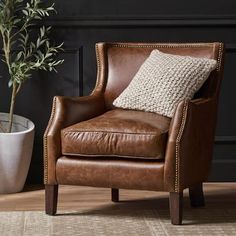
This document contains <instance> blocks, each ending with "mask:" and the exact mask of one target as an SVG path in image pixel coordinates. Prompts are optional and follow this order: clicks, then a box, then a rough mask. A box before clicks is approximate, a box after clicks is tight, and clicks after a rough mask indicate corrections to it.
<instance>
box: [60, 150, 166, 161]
mask: <svg viewBox="0 0 236 236" xmlns="http://www.w3.org/2000/svg"><path fill="white" fill-rule="evenodd" d="M63 155H68V156H79V157H122V158H130V159H139V160H143V159H144V161H145V160H150V161H156V160H158V161H162V160H163V159H164V158H163V157H160V156H161V154H160V155H159V156H150V157H147V156H131V155H125V156H124V155H115V154H106V153H105V154H99V155H96V154H86V153H70V152H63ZM159 163H160V162H159Z"/></svg>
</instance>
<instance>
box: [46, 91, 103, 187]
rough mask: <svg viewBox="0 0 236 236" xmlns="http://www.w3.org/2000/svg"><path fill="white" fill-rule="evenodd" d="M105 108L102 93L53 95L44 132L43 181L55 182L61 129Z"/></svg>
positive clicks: (96, 114) (59, 154) (89, 117)
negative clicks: (84, 95) (68, 95)
mask: <svg viewBox="0 0 236 236" xmlns="http://www.w3.org/2000/svg"><path fill="white" fill-rule="evenodd" d="M105 110H106V108H105V102H104V98H103V95H102V94H101V95H98V94H97V95H95V94H94V95H90V96H86V97H76V98H72V97H58V96H57V97H54V99H53V106H52V113H51V117H50V120H49V123H48V126H47V129H46V131H45V134H44V182H45V184H56V177H55V165H56V161H57V159H58V158H59V157H60V156H61V130H62V129H63V128H65V127H68V126H70V125H73V124H75V123H78V122H80V121H84V120H88V119H91V118H93V117H96V116H98V115H100V114H102V113H104V112H105Z"/></svg>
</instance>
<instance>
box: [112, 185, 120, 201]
mask: <svg viewBox="0 0 236 236" xmlns="http://www.w3.org/2000/svg"><path fill="white" fill-rule="evenodd" d="M111 200H112V201H113V202H119V189H117V188H112V189H111Z"/></svg>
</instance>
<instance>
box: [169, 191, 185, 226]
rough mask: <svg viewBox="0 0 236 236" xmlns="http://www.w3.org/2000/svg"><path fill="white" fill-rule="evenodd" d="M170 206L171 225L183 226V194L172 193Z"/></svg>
mask: <svg viewBox="0 0 236 236" xmlns="http://www.w3.org/2000/svg"><path fill="white" fill-rule="evenodd" d="M169 205H170V218H171V223H172V224H173V225H181V224H182V212H183V192H181V193H175V192H170V197H169Z"/></svg>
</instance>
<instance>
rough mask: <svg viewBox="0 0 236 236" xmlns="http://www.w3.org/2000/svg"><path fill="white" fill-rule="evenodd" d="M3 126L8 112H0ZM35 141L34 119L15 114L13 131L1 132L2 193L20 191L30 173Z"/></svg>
mask: <svg viewBox="0 0 236 236" xmlns="http://www.w3.org/2000/svg"><path fill="white" fill-rule="evenodd" d="M0 121H1V125H2V126H3V127H7V124H8V114H7V113H0ZM33 142H34V124H33V122H32V121H30V120H28V119H26V118H24V117H21V116H17V115H14V118H13V127H12V133H0V194H5V193H16V192H20V191H21V190H22V189H23V187H24V184H25V180H26V177H27V174H28V170H29V166H30V161H31V156H32V150H33Z"/></svg>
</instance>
